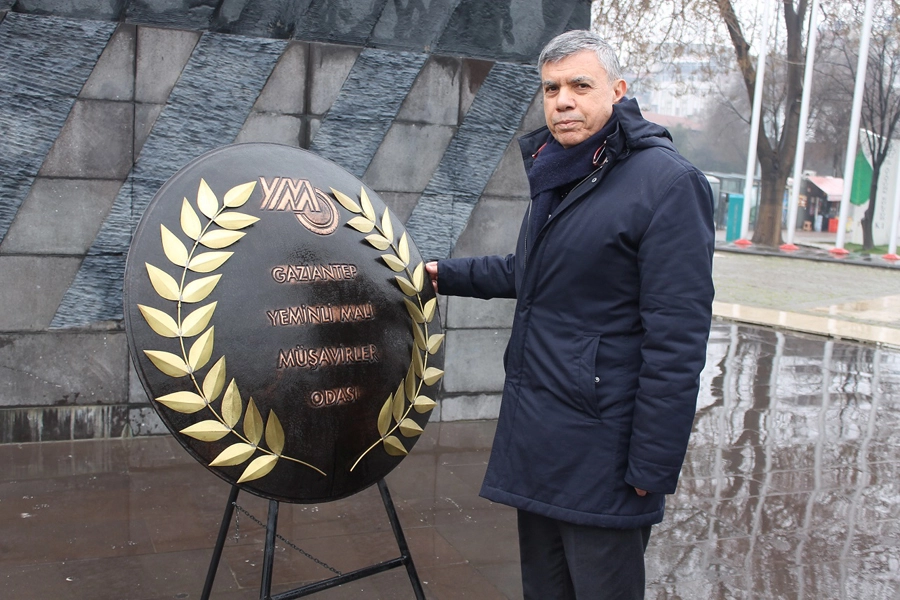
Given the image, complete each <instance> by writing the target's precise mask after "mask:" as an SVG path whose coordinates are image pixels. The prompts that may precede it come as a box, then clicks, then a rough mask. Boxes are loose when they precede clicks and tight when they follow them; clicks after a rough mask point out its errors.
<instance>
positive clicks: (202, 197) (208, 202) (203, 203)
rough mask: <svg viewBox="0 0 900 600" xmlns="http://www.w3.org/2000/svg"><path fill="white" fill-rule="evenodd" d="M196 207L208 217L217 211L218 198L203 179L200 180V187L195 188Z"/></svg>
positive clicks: (213, 215)
mask: <svg viewBox="0 0 900 600" xmlns="http://www.w3.org/2000/svg"><path fill="white" fill-rule="evenodd" d="M197 208H199V209H200V212H202V213H203V214H204V215H206V216H207V217H208V218H210V219H212V218H213V217H215V216H216V213H217V212H219V199H218V198H216V195H215V194H214V193H213V191H212V190H211V189H210V187H209V185H208V184H207V183H206V180H205V179H201V180H200V187H199V188H198V189H197Z"/></svg>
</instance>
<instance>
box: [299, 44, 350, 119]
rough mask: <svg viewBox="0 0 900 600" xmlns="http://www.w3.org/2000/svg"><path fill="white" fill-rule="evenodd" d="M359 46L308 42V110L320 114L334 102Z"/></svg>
mask: <svg viewBox="0 0 900 600" xmlns="http://www.w3.org/2000/svg"><path fill="white" fill-rule="evenodd" d="M361 51H362V49H361V48H353V47H348V46H334V45H331V44H310V46H309V52H310V61H309V65H310V70H311V71H312V72H311V73H309V107H308V110H309V113H310V114H313V115H324V114H325V113H327V112H328V109H330V108H331V105H332V104H334V101H335V99H337V97H338V94H340V93H341V88H342V87H343V85H344V81H346V80H347V75H349V74H350V69H352V68H353V65H354V64H356V59H357V57H358V56H359V53H360V52H361Z"/></svg>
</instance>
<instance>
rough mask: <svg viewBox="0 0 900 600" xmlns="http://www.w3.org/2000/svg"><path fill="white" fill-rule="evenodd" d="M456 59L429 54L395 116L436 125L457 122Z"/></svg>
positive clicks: (458, 75) (458, 72)
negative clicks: (430, 55)
mask: <svg viewBox="0 0 900 600" xmlns="http://www.w3.org/2000/svg"><path fill="white" fill-rule="evenodd" d="M461 69H462V66H461V63H460V61H459V59H456V58H452V57H449V56H432V57H431V58H429V59H428V62H426V63H425V66H424V67H423V68H422V70H421V71H420V72H419V76H418V77H417V78H416V82H415V84H413V87H412V89H411V90H410V91H409V95H407V96H406V100H404V101H403V105H402V106H401V107H400V112H399V113H397V119H398V120H401V121H413V122H416V123H433V124H436V125H457V124H459V93H460V91H459V88H460V80H461Z"/></svg>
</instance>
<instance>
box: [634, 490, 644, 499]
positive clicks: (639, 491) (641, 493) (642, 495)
mask: <svg viewBox="0 0 900 600" xmlns="http://www.w3.org/2000/svg"><path fill="white" fill-rule="evenodd" d="M634 491H636V492H637V495H638V496H641V497H644V496H646V495H647V490H642V489H639V488H634Z"/></svg>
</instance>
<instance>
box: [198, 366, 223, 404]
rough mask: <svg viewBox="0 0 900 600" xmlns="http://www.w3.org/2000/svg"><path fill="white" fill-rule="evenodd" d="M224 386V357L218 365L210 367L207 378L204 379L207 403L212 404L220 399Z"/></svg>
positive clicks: (204, 392) (204, 393)
mask: <svg viewBox="0 0 900 600" xmlns="http://www.w3.org/2000/svg"><path fill="white" fill-rule="evenodd" d="M224 386H225V357H224V356H223V357H222V358H220V359H219V360H217V361H216V364H214V365H213V366H212V367H210V369H209V371H208V372H207V373H206V377H204V378H203V395H204V396H205V397H206V401H207V402H212V401H213V400H215V399H216V398H218V397H219V394H221V393H222V388H223V387H224Z"/></svg>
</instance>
